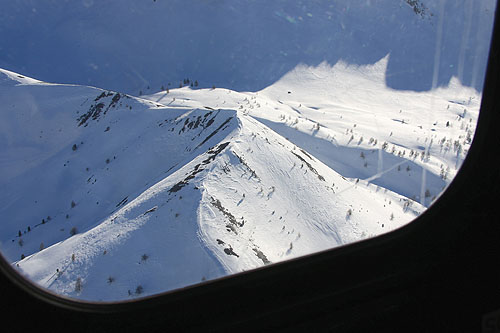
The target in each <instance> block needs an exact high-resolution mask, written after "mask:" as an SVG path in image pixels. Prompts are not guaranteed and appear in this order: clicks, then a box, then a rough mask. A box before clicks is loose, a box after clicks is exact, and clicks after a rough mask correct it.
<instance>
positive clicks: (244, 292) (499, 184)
mask: <svg viewBox="0 0 500 333" xmlns="http://www.w3.org/2000/svg"><path fill="white" fill-rule="evenodd" d="M498 5H499V3H498V2H497V8H496V13H495V25H494V29H493V37H492V44H491V49H490V53H489V62H488V68H487V74H486V80H485V84H484V90H483V100H482V104H481V111H480V115H479V120H478V125H477V130H476V133H475V136H474V139H473V143H472V145H471V148H470V151H469V153H468V156H467V158H466V159H465V161H464V163H463V165H462V167H461V169H460V170H459V172H458V174H457V175H456V177H455V179H454V180H453V182H452V183H451V184H450V186H449V187H448V189H447V190H446V192H445V193H443V195H442V196H441V197H440V198H439V199H438V200H437V201H436V202H435V204H434V205H432V206H431V207H430V208H429V209H428V210H427V211H426V212H425V213H423V214H422V215H421V216H419V217H418V218H417V219H416V220H415V221H413V222H412V223H410V224H408V225H406V226H404V227H403V228H401V229H398V230H396V231H393V232H390V233H387V234H384V235H380V236H377V237H375V238H371V239H368V240H365V241H361V242H357V243H353V244H349V245H345V246H342V247H339V248H334V249H331V250H327V251H323V252H320V253H314V254H310V255H306V256H303V257H300V258H297V259H293V260H289V261H285V262H280V263H276V264H273V265H270V266H266V267H262V268H258V269H255V270H252V271H248V272H244V273H239V274H235V275H231V276H227V277H223V278H220V279H217V280H214V281H208V282H205V283H202V284H199V285H194V286H190V287H186V288H183V289H179V290H174V291H170V292H166V293H162V294H158V295H154V296H150V297H145V298H141V299H138V300H135V301H126V302H118V303H92V302H80V301H77V300H74V299H69V298H64V297H61V296H58V295H56V294H53V293H50V292H48V291H46V290H43V289H40V288H38V287H36V286H35V285H33V284H32V283H31V282H29V281H27V280H26V279H24V278H23V277H21V276H20V275H19V274H17V273H16V272H15V270H14V269H13V268H12V267H11V265H10V264H9V263H8V262H6V261H5V260H4V259H3V258H1V259H0V269H1V274H0V295H2V296H1V304H2V309H3V310H4V313H6V314H7V316H8V319H9V321H14V324H15V326H16V327H17V328H19V329H22V330H25V329H28V328H29V327H31V328H33V329H37V330H40V329H42V330H43V329H49V328H50V329H56V330H59V329H70V330H72V331H75V330H76V331H80V330H81V331H101V330H104V331H106V330H107V331H114V330H119V331H121V330H138V329H142V328H145V327H149V328H153V329H157V330H166V329H168V328H177V329H186V328H189V329H194V330H203V331H205V330H208V329H221V330H226V329H227V330H231V331H233V330H236V329H242V330H250V329H259V328H260V329H262V328H267V329H271V330H275V329H283V330H290V329H297V328H298V329H301V330H311V331H312V330H315V329H318V328H320V329H323V330H324V329H329V330H330V329H331V330H338V331H354V332H356V331H374V330H375V331H377V330H379V329H383V330H384V331H392V330H395V331H406V332H407V331H419V330H425V331H428V330H430V331H478V330H480V328H481V318H482V316H483V315H485V314H486V313H488V312H492V311H494V310H496V309H499V308H500V219H499V218H498V215H499V214H498V212H497V211H496V209H497V206H499V205H498V203H496V202H495V201H496V200H495V199H498V198H500V172H499V171H497V170H500V166H499V164H497V162H496V160H497V159H498V158H497V157H498V156H500V135H499V132H500V130H499V129H498V128H497V127H499V126H500V68H499V66H500V46H499V42H500V32H499V22H498V21H499V17H498V16H499V8H498ZM495 204H496V205H495ZM35 315H36V318H37V319H33V318H30V317H31V316H35ZM39 318H40V319H39ZM498 322H499V324H498V325H500V319H499V321H498ZM498 329H499V330H500V327H499V328H498ZM492 332H494V331H492Z"/></svg>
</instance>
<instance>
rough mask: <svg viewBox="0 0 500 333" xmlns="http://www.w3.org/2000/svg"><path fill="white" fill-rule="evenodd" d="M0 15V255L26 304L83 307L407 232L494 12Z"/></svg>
mask: <svg viewBox="0 0 500 333" xmlns="http://www.w3.org/2000/svg"><path fill="white" fill-rule="evenodd" d="M1 4H2V12H1V13H0V40H1V42H0V67H1V68H2V69H0V117H1V120H0V142H1V145H0V214H1V216H2V222H1V223H0V242H1V244H0V245H1V246H0V248H1V253H2V255H3V256H4V257H5V258H6V259H7V260H8V261H9V262H10V263H12V266H13V267H15V268H16V269H17V271H18V272H19V273H21V274H22V275H24V276H26V277H28V278H29V279H31V280H32V281H34V282H35V283H36V284H38V285H39V286H41V287H44V288H47V289H50V290H51V291H54V292H56V293H58V294H61V295H65V296H69V297H74V298H79V299H85V300H97V301H101V300H102V301H113V300H129V299H135V298H138V297H142V296H146V295H152V294H156V293H160V292H163V291H167V290H172V289H176V288H180V287H184V286H187V285H191V284H196V283H200V282H202V281H206V280H211V279H214V278H218V277H222V276H225V275H227V274H231V273H237V272H242V271H246V270H249V269H252V268H256V267H260V266H264V265H268V264H272V263H276V262H279V261H282V260H286V259H290V258H295V257H298V256H301V255H304V254H308V253H312V252H316V251H320V250H325V249H329V248H333V247H337V246H340V245H344V244H348V243H351V242H355V241H359V240H362V239H366V238H369V237H373V236H375V235H379V234H382V233H385V232H388V231H391V230H394V229H397V228H399V227H401V226H403V225H405V224H406V223H408V222H410V221H411V220H413V219H414V218H415V217H416V216H418V215H419V214H421V213H422V212H424V211H425V209H426V208H427V207H429V206H430V205H431V204H432V203H433V202H434V201H435V200H436V198H437V197H439V195H440V194H441V193H442V191H443V190H444V189H445V188H446V186H447V185H448V184H449V183H450V182H451V181H452V179H453V177H454V176H455V174H456V173H457V170H458V169H459V167H460V165H461V163H462V162H463V160H464V158H465V156H466V154H467V151H468V149H469V148H470V145H471V143H472V139H473V136H474V131H475V128H476V121H477V118H478V112H479V107H480V103H481V90H482V85H483V80H484V75H485V69H486V61H487V54H488V50H489V41H490V36H491V27H492V22H493V14H494V10H495V8H494V4H495V1H493V0H482V1H473V0H461V1H431V0H429V1H426V0H421V1H419V0H412V1H410V0H405V1H403V0H401V1H393V0H380V1H223V0H213V1H201V0H200V1H197V0H189V1H186V0H182V1H181V0H178V1H162V0H156V1H154V0H149V1H146V0H144V1H132V0H130V1H126V3H124V1H107V2H100V1H93V0H83V1H76V0H75V1H70V2H65V3H62V2H59V1H50V0H40V1H36V2H27V1H12V0H9V1H7V0H5V1H4V0H2V1H1ZM49 82H50V83H49Z"/></svg>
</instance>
